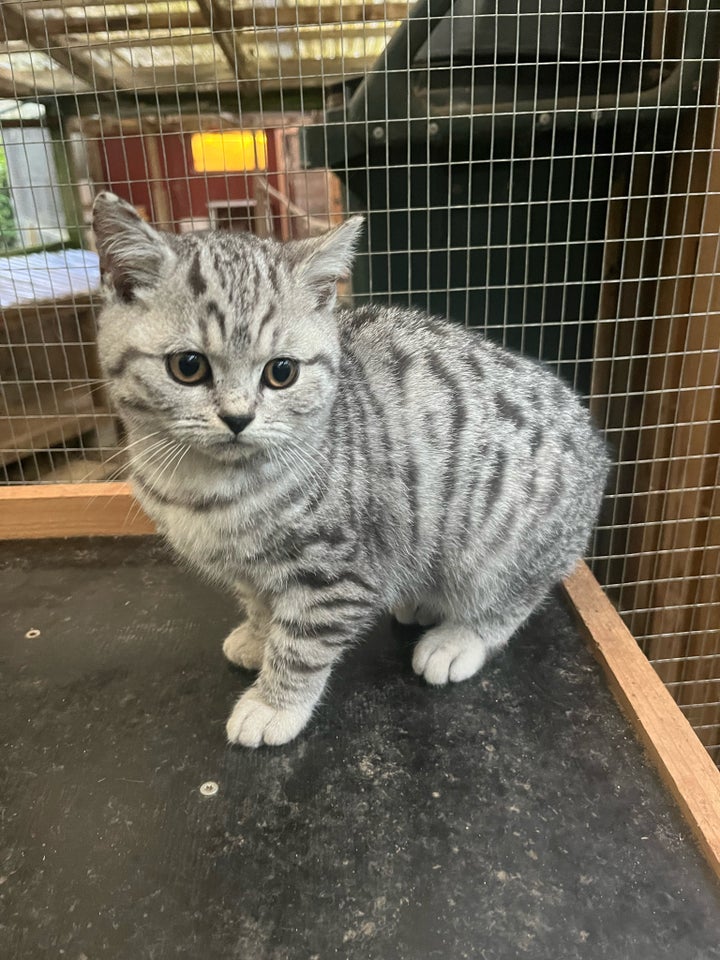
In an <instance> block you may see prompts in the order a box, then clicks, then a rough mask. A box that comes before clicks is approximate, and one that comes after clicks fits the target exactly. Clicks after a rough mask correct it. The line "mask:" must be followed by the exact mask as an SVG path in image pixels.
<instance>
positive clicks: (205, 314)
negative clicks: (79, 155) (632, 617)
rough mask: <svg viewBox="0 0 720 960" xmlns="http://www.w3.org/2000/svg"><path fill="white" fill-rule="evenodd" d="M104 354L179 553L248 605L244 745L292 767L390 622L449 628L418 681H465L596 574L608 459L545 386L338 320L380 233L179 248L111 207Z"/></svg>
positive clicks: (425, 335)
mask: <svg viewBox="0 0 720 960" xmlns="http://www.w3.org/2000/svg"><path fill="white" fill-rule="evenodd" d="M94 228H95V234H96V237H97V243H98V248H99V252H100V257H101V263H102V267H103V270H104V275H105V282H106V287H107V295H106V296H107V298H106V305H105V307H104V310H103V312H102V316H101V319H100V331H99V349H100V355H101V359H102V364H103V367H104V369H105V371H106V373H107V376H108V377H109V378H110V379H111V381H112V394H113V397H114V400H115V403H116V404H117V407H118V409H119V411H120V413H121V414H122V417H123V419H124V421H125V423H126V426H127V431H128V435H129V444H130V452H131V454H132V459H131V463H132V472H133V480H134V486H135V490H136V492H137V496H138V497H139V499H140V501H141V503H142V505H143V507H144V508H145V510H146V511H147V513H148V514H149V515H150V516H151V517H152V518H153V519H154V521H155V522H156V524H157V526H158V528H159V530H160V531H161V532H162V533H163V534H164V535H165V536H166V537H167V539H168V540H169V541H170V543H171V544H172V546H173V547H174V549H175V550H176V551H177V552H178V553H179V554H180V555H181V556H182V557H184V558H185V559H186V560H188V561H190V562H191V563H192V564H193V565H195V566H196V567H197V568H198V569H199V570H201V571H202V572H203V573H204V574H206V575H209V576H210V577H211V578H212V579H213V580H215V581H216V582H219V583H222V584H224V585H226V586H227V587H228V588H230V589H231V590H233V591H235V592H236V593H237V594H238V595H239V596H240V598H241V599H242V601H243V603H244V604H245V607H246V609H247V619H246V620H245V622H244V623H242V624H241V625H240V626H239V627H238V628H237V629H236V630H233V632H232V633H231V634H230V636H229V637H228V638H227V639H226V640H225V643H224V646H223V650H224V652H225V654H226V656H227V657H228V658H229V659H230V660H231V661H232V662H233V663H237V664H239V665H241V666H243V667H247V668H248V669H252V670H260V674H259V676H258V678H257V680H256V682H255V683H254V684H253V685H252V687H250V688H249V689H248V690H247V691H246V692H245V693H244V694H243V695H242V697H241V698H240V699H239V700H238V702H237V704H236V705H235V708H234V710H233V712H232V714H231V716H230V719H229V721H228V724H227V732H228V737H229V739H230V740H231V741H232V742H233V743H241V744H245V745H246V746H249V747H257V746H259V745H260V744H262V743H266V744H279V743H285V742H287V741H288V740H291V739H292V738H293V737H295V736H296V735H297V734H298V733H299V732H300V730H302V728H303V727H304V726H305V724H306V723H307V722H308V719H309V718H310V715H311V713H312V711H313V708H314V707H315V705H316V704H317V702H318V700H319V699H320V697H321V695H322V692H323V688H324V687H325V684H326V683H327V680H328V677H329V675H330V671H331V669H332V665H333V664H334V663H335V662H336V661H337V660H338V659H339V658H340V657H341V656H342V654H343V651H344V650H346V649H347V647H348V646H349V645H350V644H352V643H353V642H354V641H355V640H357V639H358V638H360V637H362V636H363V635H364V634H365V633H366V632H367V631H368V628H369V627H370V626H371V624H372V623H373V621H374V620H376V619H377V617H378V616H379V615H381V614H383V613H385V612H387V611H393V612H394V613H395V616H396V617H397V618H398V619H399V620H401V621H403V622H409V621H417V622H419V623H421V624H423V625H431V626H430V629H428V630H427V631H426V633H425V634H424V636H423V637H422V638H421V640H420V641H419V642H418V644H417V646H416V647H415V651H414V655H413V668H414V670H415V672H416V673H418V674H422V676H423V677H424V678H425V680H426V681H427V682H428V683H431V684H444V683H447V682H448V681H458V680H465V679H466V678H467V677H470V676H472V675H473V674H474V673H475V672H476V671H477V670H479V669H480V667H481V666H482V665H483V663H484V662H485V660H486V659H487V658H488V656H489V655H490V654H491V653H492V652H493V651H495V650H497V649H498V648H500V647H502V646H503V644H505V643H506V642H507V640H508V639H509V638H510V636H511V635H512V634H513V632H514V631H515V630H516V629H517V628H518V627H519V626H520V624H521V623H522V622H523V621H524V620H525V619H526V618H527V617H528V615H529V614H530V613H531V612H532V610H533V609H534V608H535V607H537V606H538V604H539V603H540V602H541V601H542V600H543V598H544V597H545V596H546V594H547V593H548V590H549V589H550V588H551V586H552V585H553V584H554V583H556V582H557V581H558V580H559V579H560V578H561V577H562V576H563V575H564V574H566V573H568V572H569V571H570V570H571V569H572V567H573V566H574V565H575V563H576V561H577V560H578V558H579V557H580V556H581V555H582V553H583V550H584V549H585V546H586V543H587V540H588V537H589V534H590V530H591V528H592V526H593V524H594V522H595V519H596V517H597V513H598V509H599V504H600V499H601V495H602V490H603V486H604V483H605V478H606V473H607V459H606V454H605V449H604V444H603V442H602V440H601V439H600V437H599V436H598V434H597V433H596V432H595V431H594V430H593V428H592V427H591V425H590V422H589V418H588V415H587V413H586V412H585V410H584V409H583V408H582V406H581V405H580V403H579V402H578V401H577V399H576V398H575V396H574V395H573V394H572V392H571V391H570V390H569V389H568V388H567V387H565V386H564V385H563V384H562V383H560V381H559V380H558V379H556V378H555V377H554V376H553V375H552V374H551V373H549V372H547V371H546V370H545V369H543V367H541V366H540V365H539V364H537V363H535V362H532V361H530V360H527V359H523V358H521V357H519V356H515V355H514V354H511V353H508V352H507V351H505V350H503V349H501V348H500V347H498V346H495V345H494V344H492V343H490V342H488V341H487V340H485V339H483V338H482V337H480V336H479V335H477V334H474V333H472V332H469V331H467V330H464V329H462V328H461V327H459V326H457V325H454V324H452V323H449V322H446V321H444V320H438V319H434V318H431V317H427V316H424V315H422V314H421V313H418V312H415V311H411V310H405V309H398V308H392V307H361V308H359V309H355V310H349V309H343V308H338V307H337V306H336V303H335V293H336V284H337V281H338V280H339V279H340V278H342V277H345V276H347V275H348V273H349V270H350V266H351V262H352V257H353V247H354V243H355V240H356V238H357V236H358V233H359V231H360V230H361V229H362V221H361V219H360V218H354V219H351V220H348V221H347V222H345V223H343V224H342V225H341V226H339V227H337V228H335V229H334V230H331V231H330V232H329V233H327V234H325V235H324V236H322V237H320V238H319V239H316V240H303V241H294V242H290V243H285V244H280V243H278V242H276V241H275V240H270V239H259V238H258V237H255V236H252V235H249V234H237V233H208V234H195V235H185V236H174V235H165V234H162V233H158V232H157V231H155V230H153V229H152V228H151V227H149V226H148V225H147V224H145V223H143V222H142V221H141V220H140V219H139V218H138V216H137V215H136V213H135V211H134V210H133V208H132V207H131V206H129V205H128V204H126V203H125V202H124V201H123V200H120V199H119V198H117V197H115V196H114V195H112V194H109V193H103V194H101V195H100V196H99V197H98V198H97V201H96V204H95V219H94Z"/></svg>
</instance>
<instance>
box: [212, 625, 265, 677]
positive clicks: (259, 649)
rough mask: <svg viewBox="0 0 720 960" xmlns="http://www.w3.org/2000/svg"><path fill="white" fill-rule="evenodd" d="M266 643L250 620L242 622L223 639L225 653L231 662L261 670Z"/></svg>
mask: <svg viewBox="0 0 720 960" xmlns="http://www.w3.org/2000/svg"><path fill="white" fill-rule="evenodd" d="M264 647H265V644H264V642H263V640H262V639H261V638H260V637H258V635H257V633H256V632H255V630H253V628H252V627H251V626H250V623H249V621H245V623H241V624H240V626H239V627H235V629H234V630H233V631H232V633H230V634H229V635H228V636H227V637H225V640H224V641H223V646H222V649H223V653H224V654H225V656H226V657H227V658H228V660H229V661H230V663H234V664H235V665H236V666H238V667H244V668H245V669H246V670H259V669H260V667H262V662H263V651H264Z"/></svg>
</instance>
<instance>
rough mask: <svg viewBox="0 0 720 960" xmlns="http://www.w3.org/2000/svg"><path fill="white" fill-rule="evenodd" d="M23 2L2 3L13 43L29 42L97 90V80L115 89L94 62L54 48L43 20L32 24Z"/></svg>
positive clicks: (1, 14)
mask: <svg viewBox="0 0 720 960" xmlns="http://www.w3.org/2000/svg"><path fill="white" fill-rule="evenodd" d="M22 7H23V4H21V3H1V4H0V17H2V19H3V22H4V28H5V33H6V34H7V36H8V37H9V39H11V40H22V41H23V42H25V43H27V44H28V46H29V47H30V48H31V49H32V50H37V51H39V52H40V53H44V54H45V55H46V56H48V57H50V58H51V59H52V60H54V61H55V63H57V64H59V65H60V66H61V67H64V69H65V70H67V71H69V72H70V73H71V74H72V75H73V76H75V77H77V78H78V80H82V81H84V82H85V83H87V84H89V86H90V87H92V88H95V87H97V85H98V79H99V78H100V79H102V80H103V81H105V82H106V83H107V84H108V86H109V87H112V86H113V85H114V84H113V78H112V75H111V74H110V73H108V72H107V71H105V70H103V69H101V68H99V67H98V66H97V65H96V63H95V61H94V60H90V61H89V62H86V61H83V60H81V59H80V58H79V57H73V55H72V52H71V50H70V49H69V48H68V47H67V46H65V45H63V44H57V45H53V44H52V43H51V42H50V38H49V37H48V34H47V33H46V31H45V25H44V23H43V22H42V21H40V22H39V23H38V24H34V23H32V21H30V20H29V19H28V18H27V17H26V16H24V14H23V11H22Z"/></svg>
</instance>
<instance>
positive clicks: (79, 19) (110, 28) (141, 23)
mask: <svg viewBox="0 0 720 960" xmlns="http://www.w3.org/2000/svg"><path fill="white" fill-rule="evenodd" d="M26 9H27V7H26ZM26 19H27V20H30V22H31V23H32V22H34V21H38V22H39V21H40V17H26ZM205 25H206V21H205V18H204V17H203V16H202V14H201V13H200V11H199V10H192V11H190V10H174V11H160V12H158V11H148V12H147V13H113V14H101V13H93V12H92V7H90V8H89V9H87V10H86V12H85V13H84V14H77V13H74V14H68V15H66V16H64V17H45V20H44V22H43V24H42V31H43V33H46V34H47V35H48V36H49V37H54V36H57V35H58V34H60V35H61V36H64V37H66V36H72V35H73V34H81V35H82V36H83V37H86V36H88V34H90V35H91V36H90V44H91V45H92V34H93V33H129V32H133V31H147V30H168V31H172V30H188V28H191V27H195V28H197V27H203V26H205Z"/></svg>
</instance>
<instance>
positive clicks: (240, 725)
mask: <svg viewBox="0 0 720 960" xmlns="http://www.w3.org/2000/svg"><path fill="white" fill-rule="evenodd" d="M311 713H312V707H307V706H304V705H303V706H299V707H285V708H284V709H282V710H280V709H276V708H275V707H271V706H270V705H269V704H267V703H265V701H264V700H263V699H262V698H261V697H260V695H259V694H258V693H257V692H256V691H255V690H253V689H251V690H248V691H247V693H244V694H243V695H242V697H240V699H239V700H238V702H237V703H236V704H235V707H234V709H233V712H232V713H231V714H230V719H229V720H228V722H227V727H226V730H227V735H228V740H229V741H230V743H240V744H242V746H243V747H260V746H262V744H264V743H266V744H268V745H269V746H277V745H278V744H281V743H288V741H290V740H293V739H294V738H295V737H296V736H297V735H298V734H299V733H300V731H301V730H302V728H303V727H304V726H305V724H306V723H307V722H308V720H309V719H310V714H311Z"/></svg>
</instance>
